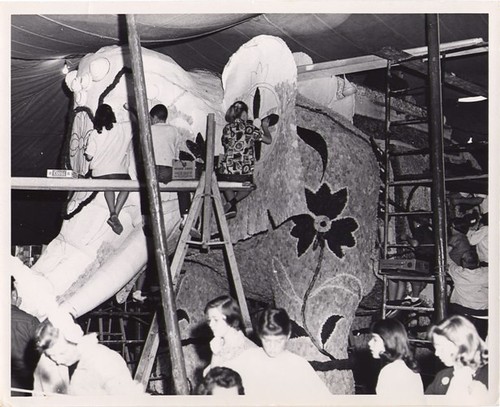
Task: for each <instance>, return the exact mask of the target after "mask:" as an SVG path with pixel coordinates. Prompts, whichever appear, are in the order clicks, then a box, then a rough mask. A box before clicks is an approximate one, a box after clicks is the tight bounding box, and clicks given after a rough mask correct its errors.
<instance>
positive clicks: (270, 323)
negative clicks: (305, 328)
mask: <svg viewBox="0 0 500 407" xmlns="http://www.w3.org/2000/svg"><path fill="white" fill-rule="evenodd" d="M291 332H292V323H291V321H290V317H289V316H288V314H287V312H286V311H285V310H284V309H283V308H268V309H266V310H265V311H264V312H262V314H261V315H260V318H259V320H258V322H257V334H258V335H259V337H262V336H279V335H286V336H288V335H290V333H291Z"/></svg>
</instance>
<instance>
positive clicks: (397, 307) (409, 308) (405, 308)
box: [385, 304, 434, 311]
mask: <svg viewBox="0 0 500 407" xmlns="http://www.w3.org/2000/svg"><path fill="white" fill-rule="evenodd" d="M385 309H394V310H401V311H434V308H433V307H412V306H411V305H387V304H386V305H385Z"/></svg>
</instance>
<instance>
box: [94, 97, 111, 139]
mask: <svg viewBox="0 0 500 407" xmlns="http://www.w3.org/2000/svg"><path fill="white" fill-rule="evenodd" d="M113 123H116V117H115V113H114V112H113V109H112V108H111V106H110V105H107V104H105V103H104V104H102V105H99V107H98V108H97V110H96V112H95V116H94V129H96V130H97V131H98V132H99V133H101V131H102V129H103V128H105V129H106V130H111V129H112V128H113Z"/></svg>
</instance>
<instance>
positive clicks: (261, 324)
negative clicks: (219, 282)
mask: <svg viewBox="0 0 500 407" xmlns="http://www.w3.org/2000/svg"><path fill="white" fill-rule="evenodd" d="M291 332H292V324H291V321H290V318H289V317H288V314H287V313H286V311H285V310H284V309H282V308H269V309H267V310H265V311H264V312H263V313H262V315H261V316H260V318H259V320H258V323H257V335H258V336H259V338H260V340H261V341H262V348H260V347H258V348H252V349H248V350H246V351H245V352H243V353H242V354H241V355H240V356H238V357H236V358H234V359H232V360H231V361H229V362H227V364H226V366H227V367H229V368H231V369H233V370H235V371H236V372H238V373H239V374H240V376H241V379H242V381H243V385H244V386H245V394H246V395H251V396H259V397H262V398H267V399H280V400H282V399H283V398H287V397H288V398H293V399H304V398H305V397H306V398H310V399H317V398H323V399H324V398H325V397H330V396H331V393H330V391H329V390H328V387H327V386H326V385H325V383H324V382H323V381H322V380H321V378H320V377H319V376H318V375H317V373H316V372H315V371H314V369H313V368H312V366H311V365H310V364H309V362H308V361H307V360H306V359H304V358H303V357H301V356H299V355H296V354H295V353H292V352H290V351H288V350H287V349H286V347H287V343H288V341H289V339H290V335H291Z"/></svg>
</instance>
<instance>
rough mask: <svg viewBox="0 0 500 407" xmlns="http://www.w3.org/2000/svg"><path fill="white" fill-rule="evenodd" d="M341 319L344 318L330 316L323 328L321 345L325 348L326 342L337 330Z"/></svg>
mask: <svg viewBox="0 0 500 407" xmlns="http://www.w3.org/2000/svg"><path fill="white" fill-rule="evenodd" d="M341 318H343V317H342V316H341V315H330V316H329V317H328V319H327V320H326V322H325V323H324V324H323V327H322V328H321V344H322V345H323V346H325V344H326V342H327V341H328V339H329V338H330V336H331V335H332V333H333V331H334V330H335V327H336V326H337V322H339V321H340V319H341Z"/></svg>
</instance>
